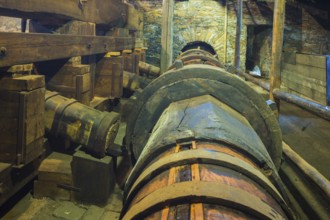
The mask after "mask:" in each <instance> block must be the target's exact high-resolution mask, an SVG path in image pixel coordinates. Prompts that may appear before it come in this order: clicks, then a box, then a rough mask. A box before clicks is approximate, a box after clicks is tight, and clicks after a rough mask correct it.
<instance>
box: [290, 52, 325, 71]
mask: <svg viewBox="0 0 330 220" xmlns="http://www.w3.org/2000/svg"><path fill="white" fill-rule="evenodd" d="M296 62H297V63H299V64H303V65H306V66H313V67H318V68H322V69H325V67H326V57H325V56H320V55H309V54H298V53H297V54H296Z"/></svg>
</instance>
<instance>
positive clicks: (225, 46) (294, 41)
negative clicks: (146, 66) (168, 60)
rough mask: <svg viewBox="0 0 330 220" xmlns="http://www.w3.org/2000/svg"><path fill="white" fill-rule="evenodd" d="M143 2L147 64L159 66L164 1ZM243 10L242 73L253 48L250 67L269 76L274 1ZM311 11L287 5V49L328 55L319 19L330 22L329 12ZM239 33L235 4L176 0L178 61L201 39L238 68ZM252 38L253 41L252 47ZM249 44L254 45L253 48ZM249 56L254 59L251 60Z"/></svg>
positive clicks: (327, 37) (247, 4)
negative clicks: (187, 47) (190, 45)
mask: <svg viewBox="0 0 330 220" xmlns="http://www.w3.org/2000/svg"><path fill="white" fill-rule="evenodd" d="M138 2H139V4H140V6H141V7H142V8H143V9H144V11H145V15H144V16H145V25H144V34H145V35H144V36H145V37H146V38H147V39H148V42H149V47H148V51H147V62H149V63H151V64H154V65H157V66H159V65H160V50H161V48H160V41H161V20H162V9H161V7H162V0H141V1H138ZM243 6H244V8H243V31H242V37H241V69H243V70H244V69H245V63H246V60H245V59H246V55H248V56H249V51H248V50H250V52H251V50H253V51H254V54H253V55H252V61H248V62H247V63H248V64H249V63H250V66H252V67H253V66H254V65H258V66H259V67H260V69H261V71H262V72H263V75H265V76H266V77H267V76H268V74H269V71H270V65H271V39H272V32H271V29H272V23H273V7H274V4H273V3H272V2H263V1H260V2H258V1H255V0H247V1H244V3H243ZM306 7H307V6H302V5H298V4H297V3H294V2H292V1H289V4H287V6H286V23H285V30H284V31H285V33H284V34H285V35H284V46H283V51H285V52H300V53H308V54H329V53H330V32H329V30H327V29H329V28H326V27H324V25H323V26H322V24H320V22H319V18H323V20H325V21H328V23H329V20H327V19H328V17H327V16H328V15H327V12H325V11H321V10H317V9H311V8H306ZM316 17H317V18H316ZM325 23H326V22H325ZM259 26H260V27H261V29H262V27H265V28H264V30H263V31H259V32H258V31H257V33H253V35H251V29H254V30H255V29H256V28H258V27H259ZM328 26H329V25H328ZM267 27H268V28H267ZM249 30H250V31H249ZM248 31H249V34H248ZM235 35H236V1H229V0H227V1H226V0H189V1H176V4H175V14H174V45H173V47H174V48H173V49H174V51H173V52H174V53H173V56H174V58H175V57H176V56H177V55H178V54H179V52H180V50H181V49H182V48H183V46H185V44H186V43H188V42H191V41H196V40H199V41H205V42H206V43H209V44H210V45H211V46H213V47H214V49H215V50H216V52H217V55H218V57H219V59H220V60H221V61H222V62H223V63H225V64H226V65H233V63H234V55H235ZM251 38H253V39H252V43H251ZM248 42H250V43H249V45H248ZM251 47H252V48H251ZM248 58H250V59H251V57H248Z"/></svg>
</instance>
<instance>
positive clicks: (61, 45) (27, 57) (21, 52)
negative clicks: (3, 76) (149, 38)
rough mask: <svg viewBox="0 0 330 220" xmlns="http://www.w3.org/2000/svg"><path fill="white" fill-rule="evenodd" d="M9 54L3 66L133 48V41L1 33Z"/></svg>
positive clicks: (0, 40)
mask: <svg viewBox="0 0 330 220" xmlns="http://www.w3.org/2000/svg"><path fill="white" fill-rule="evenodd" d="M0 45H1V46H2V47H5V48H6V50H7V52H6V54H5V55H4V56H1V57H0V67H6V66H12V65H16V64H26V63H33V62H37V61H46V60H54V59H61V58H70V57H74V56H84V55H93V54H100V53H107V52H109V51H120V50H125V49H132V48H134V38H129V37H127V38H126V37H117V38H116V37H106V36H77V35H58V34H31V33H0Z"/></svg>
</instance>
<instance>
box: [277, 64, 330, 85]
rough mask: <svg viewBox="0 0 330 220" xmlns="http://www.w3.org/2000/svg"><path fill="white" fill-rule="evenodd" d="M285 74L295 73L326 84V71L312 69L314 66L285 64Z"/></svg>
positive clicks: (316, 68)
mask: <svg viewBox="0 0 330 220" xmlns="http://www.w3.org/2000/svg"><path fill="white" fill-rule="evenodd" d="M282 71H285V72H289V73H295V74H296V75H298V74H299V75H303V76H306V77H310V78H314V79H317V80H320V81H323V82H325V81H326V72H325V69H321V68H318V67H312V66H305V65H300V64H297V65H293V64H289V63H284V64H283V70H282Z"/></svg>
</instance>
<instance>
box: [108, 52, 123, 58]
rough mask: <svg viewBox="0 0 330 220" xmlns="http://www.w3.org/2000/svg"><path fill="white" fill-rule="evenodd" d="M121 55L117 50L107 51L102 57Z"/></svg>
mask: <svg viewBox="0 0 330 220" xmlns="http://www.w3.org/2000/svg"><path fill="white" fill-rule="evenodd" d="M120 55H121V52H119V51H112V52H109V53H107V54H106V55H105V56H104V57H118V56H120Z"/></svg>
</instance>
